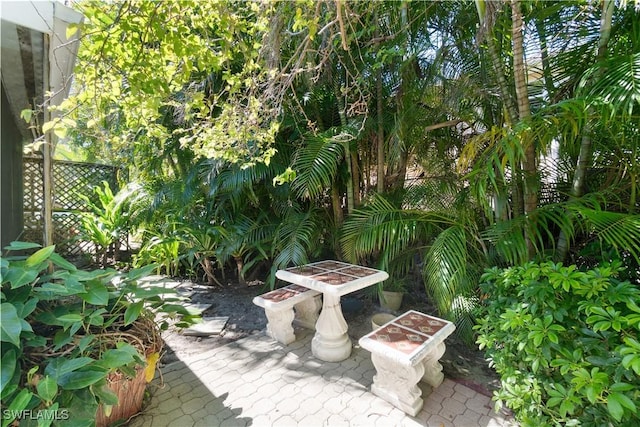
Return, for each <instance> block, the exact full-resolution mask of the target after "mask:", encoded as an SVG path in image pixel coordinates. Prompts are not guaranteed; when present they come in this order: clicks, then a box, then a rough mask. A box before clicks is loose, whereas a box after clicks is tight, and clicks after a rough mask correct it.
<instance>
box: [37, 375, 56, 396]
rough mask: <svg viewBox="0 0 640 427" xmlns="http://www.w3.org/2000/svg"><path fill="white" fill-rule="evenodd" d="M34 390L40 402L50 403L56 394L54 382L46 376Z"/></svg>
mask: <svg viewBox="0 0 640 427" xmlns="http://www.w3.org/2000/svg"><path fill="white" fill-rule="evenodd" d="M36 390H38V396H40V397H41V398H42V400H45V401H51V400H53V399H54V398H55V397H56V395H57V394H58V384H56V380H54V379H53V378H51V377H50V376H48V375H47V376H45V377H44V378H43V379H41V380H40V381H39V382H38V385H37V386H36Z"/></svg>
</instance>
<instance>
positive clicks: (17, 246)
mask: <svg viewBox="0 0 640 427" xmlns="http://www.w3.org/2000/svg"><path fill="white" fill-rule="evenodd" d="M41 247H42V245H39V244H38V243H31V242H11V243H9V245H8V246H5V247H4V249H5V250H7V251H24V250H27V249H35V248H41Z"/></svg>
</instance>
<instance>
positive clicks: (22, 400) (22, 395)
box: [2, 388, 33, 426]
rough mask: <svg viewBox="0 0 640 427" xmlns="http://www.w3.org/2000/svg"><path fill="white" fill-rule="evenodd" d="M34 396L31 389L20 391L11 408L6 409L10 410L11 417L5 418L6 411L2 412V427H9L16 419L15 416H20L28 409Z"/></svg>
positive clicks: (10, 405) (8, 412)
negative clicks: (7, 426)
mask: <svg viewBox="0 0 640 427" xmlns="http://www.w3.org/2000/svg"><path fill="white" fill-rule="evenodd" d="M32 396H33V393H31V392H30V391H29V389H27V388H23V389H22V390H20V392H19V393H18V395H17V396H16V397H14V398H13V400H12V401H11V403H10V404H9V406H8V407H5V408H6V409H7V410H8V411H7V414H9V416H8V417H7V418H5V417H4V414H5V412H4V411H3V412H2V414H3V417H2V425H3V426H5V425H8V424H9V423H10V422H11V421H13V420H14V419H15V418H16V417H15V416H13V415H14V414H18V413H19V412H20V411H23V410H24V409H26V408H27V405H28V404H29V402H30V401H31V397H32Z"/></svg>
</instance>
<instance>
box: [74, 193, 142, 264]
mask: <svg viewBox="0 0 640 427" xmlns="http://www.w3.org/2000/svg"><path fill="white" fill-rule="evenodd" d="M102 187H103V188H101V187H99V186H98V187H95V189H94V192H95V196H94V197H87V196H85V195H82V194H79V195H78V197H79V198H81V199H82V200H84V202H85V204H86V205H87V207H88V208H89V211H88V212H81V213H80V215H81V218H82V230H81V235H82V238H84V239H86V240H89V241H91V242H92V243H93V244H94V245H95V246H96V258H97V259H96V261H97V262H98V264H100V265H102V266H103V267H105V266H106V265H107V254H108V251H109V250H110V249H111V250H112V252H113V253H114V256H115V258H116V259H117V258H118V252H119V249H120V240H121V239H122V238H123V237H125V236H126V233H127V232H128V230H129V227H130V226H131V222H130V221H131V216H132V214H133V212H134V209H132V207H133V206H135V204H136V202H137V201H139V199H140V198H142V197H144V192H143V191H142V189H141V187H140V186H139V185H137V184H134V183H132V184H129V185H127V186H126V187H124V188H122V189H121V190H120V191H118V192H117V193H115V194H114V193H113V191H111V187H110V186H109V183H108V182H106V181H102ZM93 199H96V201H95V202H94V201H93Z"/></svg>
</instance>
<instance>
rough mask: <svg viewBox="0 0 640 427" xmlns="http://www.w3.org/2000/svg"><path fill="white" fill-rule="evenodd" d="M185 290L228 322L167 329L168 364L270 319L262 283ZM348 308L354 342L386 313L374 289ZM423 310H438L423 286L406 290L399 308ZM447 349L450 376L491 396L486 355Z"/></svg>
mask: <svg viewBox="0 0 640 427" xmlns="http://www.w3.org/2000/svg"><path fill="white" fill-rule="evenodd" d="M179 288H180V289H181V290H182V291H185V290H186V291H194V293H193V295H192V296H191V301H192V302H193V303H200V304H212V305H211V307H210V308H208V309H207V310H206V311H204V312H203V316H212V317H214V316H215V317H218V316H228V317H229V321H228V323H227V325H226V327H225V329H224V330H223V332H222V333H221V334H220V335H213V336H209V337H194V336H186V335H184V334H182V333H181V332H180V331H178V330H176V329H174V328H170V329H169V330H168V331H166V332H164V333H163V338H164V340H165V343H166V346H165V353H164V355H163V357H162V360H161V363H162V364H168V363H171V362H173V361H175V360H177V359H178V357H179V356H180V355H183V356H188V355H189V354H197V353H201V352H203V351H207V350H211V349H213V348H216V347H219V346H222V345H225V344H228V343H230V342H232V341H235V340H238V339H240V338H243V337H246V336H248V335H251V334H257V333H263V331H264V330H265V329H266V324H267V319H266V317H265V314H264V309H262V308H261V307H258V306H257V305H255V304H253V302H252V300H253V297H254V296H256V295H260V294H262V293H264V292H266V291H267V290H268V289H266V288H265V287H264V286H263V285H261V284H257V285H254V286H246V285H237V284H230V285H227V286H226V287H207V286H202V285H193V284H192V283H190V282H183V283H182V284H181V285H180V287H179ZM342 303H343V313H344V316H345V319H346V321H347V323H348V325H349V335H350V337H351V339H352V341H353V342H357V340H358V339H359V338H360V337H361V336H363V335H365V334H366V333H368V332H369V331H370V330H371V316H372V315H373V314H375V313H380V312H385V311H386V310H385V309H383V308H381V307H380V305H379V303H378V301H377V298H375V296H374V295H373V293H372V291H371V290H366V289H365V290H362V291H359V292H355V293H353V294H350V295H347V296H344V297H343V298H342ZM410 309H414V310H418V311H421V312H423V313H426V314H436V312H435V310H434V308H433V307H432V306H431V305H430V304H429V303H428V301H427V298H426V296H425V295H424V291H421V290H414V292H410V293H407V294H405V298H404V300H403V303H402V307H401V310H400V312H398V313H395V314H401V313H402V312H404V311H406V310H410ZM446 344H447V351H446V353H445V355H444V356H443V358H442V360H441V363H442V365H443V372H444V374H445V376H446V377H447V378H450V379H454V380H456V381H457V382H461V383H463V384H465V385H467V386H468V387H470V388H472V389H474V390H476V391H477V392H480V393H483V394H486V395H491V392H492V390H494V389H495V388H496V387H497V386H498V385H499V382H498V380H497V376H496V374H495V372H494V371H493V370H491V369H490V368H489V367H488V363H487V361H486V360H485V359H484V357H483V354H482V353H481V352H480V351H478V350H476V349H471V348H469V346H467V345H465V344H464V343H462V342H461V341H460V340H458V339H457V338H456V336H455V334H454V335H452V336H450V337H449V338H447V340H446Z"/></svg>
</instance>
